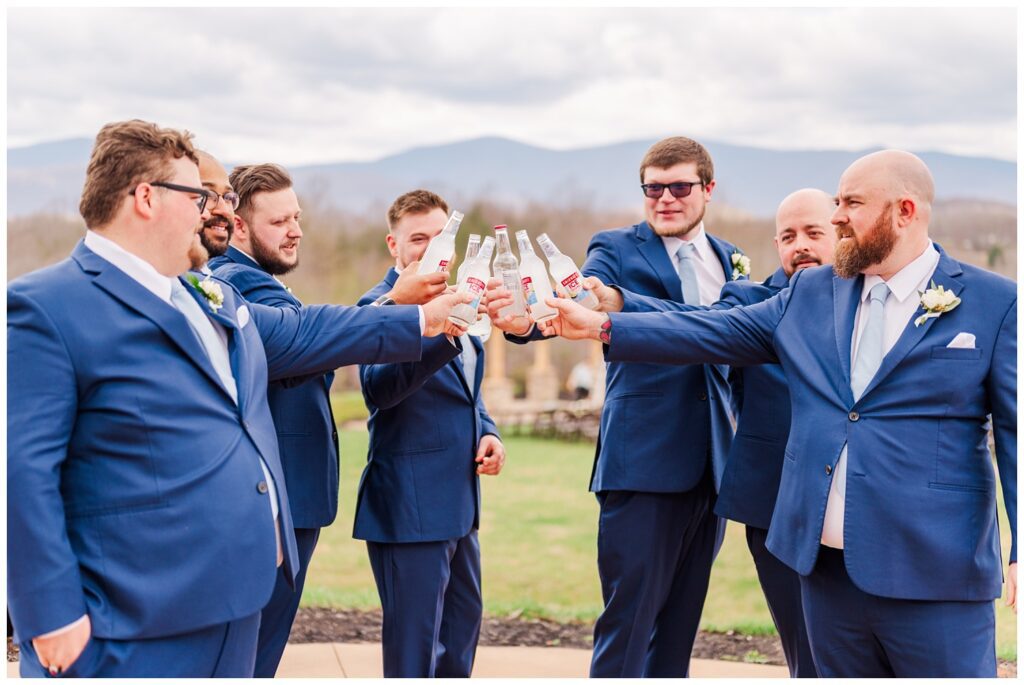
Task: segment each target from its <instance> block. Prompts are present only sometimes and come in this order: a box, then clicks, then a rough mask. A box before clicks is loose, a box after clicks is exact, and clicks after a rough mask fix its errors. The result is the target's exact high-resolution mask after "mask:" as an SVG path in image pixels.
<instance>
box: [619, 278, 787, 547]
mask: <svg viewBox="0 0 1024 685" xmlns="http://www.w3.org/2000/svg"><path fill="white" fill-rule="evenodd" d="M788 285H789V278H788V277H787V276H786V272H785V271H783V270H782V269H781V268H780V269H778V270H777V271H776V272H775V273H774V274H772V275H771V276H770V277H769V278H768V279H766V280H765V281H764V282H763V283H755V282H753V281H750V280H741V281H731V282H729V283H726V284H725V287H723V288H722V294H721V299H720V300H719V301H718V302H716V303H715V304H713V305H711V308H713V309H729V308H731V307H743V306H746V305H751V304H757V303H758V302H763V301H764V300H767V299H768V298H770V297H772V296H773V295H775V294H776V293H778V292H779V291H780V290H782V289H783V288H785V287H787V286H788ZM622 295H623V308H622V311H624V312H640V311H695V310H700V309H706V308H705V307H694V306H691V305H686V304H682V303H678V302H673V301H671V300H659V299H655V298H648V297H643V296H639V295H636V294H635V293H631V292H629V291H622ZM729 384H730V386H731V388H732V406H733V408H734V410H735V412H736V415H737V421H738V423H737V426H736V435H735V436H734V437H733V441H732V447H731V448H730V449H729V456H728V458H727V459H726V462H725V473H724V474H723V476H722V484H721V488H720V491H719V493H718V501H717V502H716V503H715V513H716V514H718V515H719V516H722V517H724V518H727V519H731V520H733V521H739V522H740V523H746V524H749V525H752V526H756V527H758V528H763V529H765V530H767V529H768V526H769V524H770V523H771V520H772V512H773V511H774V510H775V499H776V496H777V495H778V491H779V478H780V477H781V475H782V457H783V454H784V453H785V450H786V440H787V438H788V437H789V422H790V407H789V389H788V386H787V384H786V374H785V373H784V372H783V371H782V367H781V366H779V365H778V364H761V365H759V366H747V367H742V368H741V367H732V369H731V370H730V372H729Z"/></svg>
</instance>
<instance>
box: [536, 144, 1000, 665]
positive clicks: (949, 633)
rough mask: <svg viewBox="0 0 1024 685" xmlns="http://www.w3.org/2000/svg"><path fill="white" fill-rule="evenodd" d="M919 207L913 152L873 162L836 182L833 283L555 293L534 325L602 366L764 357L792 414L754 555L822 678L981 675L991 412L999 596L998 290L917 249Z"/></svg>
mask: <svg viewBox="0 0 1024 685" xmlns="http://www.w3.org/2000/svg"><path fill="white" fill-rule="evenodd" d="M933 199H934V184H933V182H932V178H931V174H930V172H929V171H928V168H927V167H926V166H925V165H924V163H923V162H922V161H921V160H920V159H918V158H917V157H915V156H914V155H912V154H910V153H907V152H903V151H899V150H885V151H882V152H877V153H873V154H871V155H867V156H866V157H862V158H861V159H859V160H857V161H856V162H854V164H852V165H851V166H850V167H849V168H848V169H847V170H846V172H844V174H843V176H842V178H841V179H840V183H839V192H838V194H837V197H836V203H837V208H836V211H835V213H834V214H833V216H832V219H831V221H832V223H833V224H834V225H835V227H836V231H837V236H838V238H839V244H838V246H837V248H836V251H835V262H834V271H835V273H834V274H832V273H829V271H828V270H826V269H808V270H806V271H803V272H800V273H797V274H796V275H795V276H794V277H793V278H792V279H791V282H790V287H789V288H787V289H785V290H783V291H781V292H780V293H779V294H778V295H776V296H775V297H773V298H771V299H769V300H766V301H765V302H762V303H760V304H756V305H753V306H749V307H738V308H733V309H730V310H727V311H705V312H668V313H652V314H628V313H619V314H602V313H599V312H592V311H590V310H586V309H583V308H582V307H580V306H579V305H576V304H575V303H572V302H568V301H564V300H559V301H557V302H555V303H554V304H555V306H557V307H558V308H559V309H560V310H561V312H560V316H559V317H558V318H557V319H555V320H554V321H553V322H552V323H551V324H549V325H547V326H546V327H545V328H546V329H547V331H546V332H548V333H550V332H558V333H560V334H561V335H563V336H565V337H569V338H582V337H590V338H595V339H601V340H604V341H605V342H606V343H608V345H609V348H608V354H607V356H608V359H609V361H621V362H629V361H643V362H651V361H658V362H661V363H673V364H694V363H725V364H732V365H740V366H742V365H750V364H764V363H773V362H780V363H781V364H782V367H783V369H784V370H785V373H786V377H787V379H788V380H789V384H790V394H791V397H792V412H793V420H792V425H791V427H790V434H789V440H788V443H787V445H786V450H785V459H784V463H783V467H782V479H781V483H780V486H779V497H778V502H777V504H776V507H775V512H774V515H773V517H772V521H771V528H770V532H769V534H768V542H767V546H768V549H769V550H770V551H771V552H772V553H773V554H774V555H775V556H777V557H778V558H779V559H780V560H782V561H783V562H784V563H785V564H787V565H788V566H790V567H791V568H793V569H794V570H796V571H797V572H798V573H799V574H800V575H801V578H800V583H801V593H802V599H803V603H804V615H805V618H806V620H807V628H808V633H809V636H810V643H811V650H812V653H813V657H814V663H815V666H816V668H817V670H818V674H819V675H821V676H827V677H885V676H914V677H964V676H975V677H995V675H996V655H995V617H994V608H993V600H994V599H995V598H997V597H999V595H1000V592H1001V586H1002V578H1003V574H1002V568H1001V566H1002V564H1001V554H1000V546H999V528H998V525H997V520H996V496H995V488H996V472H995V470H994V469H993V466H992V458H991V455H990V453H989V448H988V427H989V425H990V424H989V421H990V420H991V426H992V428H993V430H994V434H995V458H996V463H997V464H998V475H999V480H1000V481H1001V484H1002V489H1003V499H1004V502H1005V505H1006V511H1007V515H1008V517H1009V520H1010V537H1011V551H1010V560H1009V561H1010V564H1009V568H1008V569H1007V573H1006V583H1007V601H1008V603H1010V604H1011V605H1014V606H1015V602H1016V580H1017V578H1016V574H1017V564H1016V561H1017V544H1016V539H1017V535H1016V514H1017V399H1016V395H1017V361H1016V357H1017V352H1016V351H1017V295H1016V287H1015V285H1014V284H1013V283H1012V282H1011V281H1009V280H1007V279H1005V278H1002V277H1000V276H997V275H995V274H992V273H990V272H987V271H985V270H983V269H979V268H976V267H973V266H970V265H967V264H961V263H960V262H957V261H956V260H954V259H952V258H950V257H949V255H947V254H946V253H945V252H943V251H942V249H941V248H939V246H937V245H935V244H934V243H932V242H931V240H930V239H929V237H928V224H929V220H930V215H931V204H932V201H933ZM940 288H941V289H940Z"/></svg>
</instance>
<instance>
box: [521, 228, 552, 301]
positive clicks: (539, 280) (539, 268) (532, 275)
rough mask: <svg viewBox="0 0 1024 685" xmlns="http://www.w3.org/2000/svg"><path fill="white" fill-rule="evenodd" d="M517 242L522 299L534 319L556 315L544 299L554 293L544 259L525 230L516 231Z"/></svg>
mask: <svg viewBox="0 0 1024 685" xmlns="http://www.w3.org/2000/svg"><path fill="white" fill-rule="evenodd" d="M516 240H517V241H518V242H519V275H520V276H522V277H523V299H524V300H525V301H526V306H528V307H529V308H530V317H531V318H532V319H533V320H534V321H547V320H548V319H553V318H555V317H556V316H558V310H556V309H553V308H552V307H549V306H548V305H547V303H546V302H545V300H546V299H547V298H549V297H551V296H552V295H553V294H554V289H553V288H552V287H551V279H549V278H548V270H547V268H546V267H545V266H544V260H542V259H541V258H540V257H538V256H537V253H536V252H534V251H533V245H532V244H531V243H530V236H529V235H527V234H526V231H516Z"/></svg>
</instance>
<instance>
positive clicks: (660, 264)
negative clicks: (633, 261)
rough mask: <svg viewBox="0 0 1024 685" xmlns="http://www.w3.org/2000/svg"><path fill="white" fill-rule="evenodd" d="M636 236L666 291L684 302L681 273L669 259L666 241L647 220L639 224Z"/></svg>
mask: <svg viewBox="0 0 1024 685" xmlns="http://www.w3.org/2000/svg"><path fill="white" fill-rule="evenodd" d="M635 236H636V240H637V246H636V249H638V250H639V251H640V254H641V255H643V258H644V259H646V260H647V263H648V264H649V265H650V267H651V269H652V270H653V271H654V273H656V274H658V278H659V279H660V280H661V284H662V286H664V288H665V292H667V293H668V296H669V297H670V298H671V299H673V300H675V301H676V302H682V301H683V285H682V282H681V281H680V280H679V274H678V273H677V272H676V270H675V268H674V267H673V266H672V260H671V259H669V257H668V252H666V251H665V243H663V242H662V241H661V238H659V237H658V236H657V234H656V233H655V232H654V231H652V230H651V229H650V227H649V226H648V225H647V222H646V221H645V222H643V223H640V224H637V227H636V233H635Z"/></svg>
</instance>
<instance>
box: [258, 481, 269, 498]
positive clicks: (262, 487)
mask: <svg viewBox="0 0 1024 685" xmlns="http://www.w3.org/2000/svg"><path fill="white" fill-rule="evenodd" d="M268 490H270V488H268V487H267V481H265V480H261V481H260V482H259V483H257V484H256V492H258V493H260V494H261V495H265V494H267V491H268Z"/></svg>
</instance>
